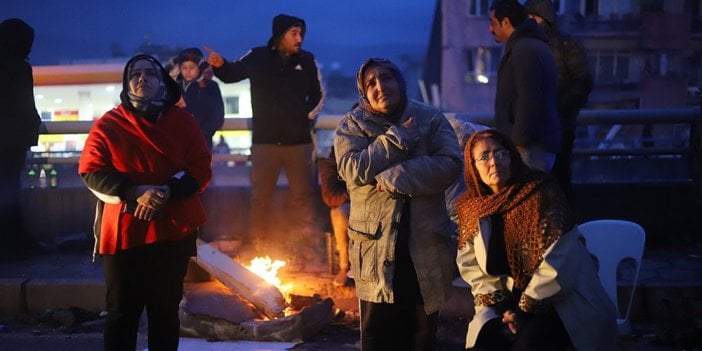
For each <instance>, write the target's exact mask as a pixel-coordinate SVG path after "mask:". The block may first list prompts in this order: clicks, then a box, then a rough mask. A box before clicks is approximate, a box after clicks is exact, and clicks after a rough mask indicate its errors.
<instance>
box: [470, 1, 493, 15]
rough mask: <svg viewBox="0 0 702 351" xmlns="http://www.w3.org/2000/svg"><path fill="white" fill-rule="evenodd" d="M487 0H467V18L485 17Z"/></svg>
mask: <svg viewBox="0 0 702 351" xmlns="http://www.w3.org/2000/svg"><path fill="white" fill-rule="evenodd" d="M489 9H490V5H489V4H488V0H468V16H487V14H488V10H489Z"/></svg>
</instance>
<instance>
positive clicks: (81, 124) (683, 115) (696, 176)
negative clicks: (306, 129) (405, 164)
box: [28, 108, 702, 184]
mask: <svg viewBox="0 0 702 351" xmlns="http://www.w3.org/2000/svg"><path fill="white" fill-rule="evenodd" d="M446 115H455V116H456V117H458V118H460V119H462V120H466V121H470V122H473V123H477V124H482V125H488V126H490V125H492V124H493V116H492V113H446ZM342 117H343V116H342V115H322V116H320V117H319V118H318V120H317V122H316V124H315V129H316V130H317V131H324V132H325V133H323V134H324V138H325V139H324V140H318V142H319V143H320V144H323V145H324V144H325V145H327V146H328V145H330V143H331V141H330V140H327V139H329V138H331V136H332V135H333V133H331V131H333V130H334V129H335V128H336V126H337V124H338V123H339V121H340V120H341V118H342ZM92 124H93V121H61V122H48V121H46V122H43V123H42V126H41V131H40V133H42V134H86V133H88V131H89V130H90V127H91V126H92ZM652 125H656V126H660V125H663V126H679V128H677V131H678V132H679V133H678V134H677V135H656V134H653V135H650V136H646V135H643V134H636V133H634V134H633V135H632V133H631V132H629V133H628V134H627V133H626V129H627V127H629V126H652ZM250 129H251V118H227V119H225V122H224V126H223V127H222V130H225V131H247V130H250ZM578 130H579V133H578V135H577V137H576V144H575V147H574V150H573V154H574V160H575V159H579V160H580V162H595V161H598V160H599V161H601V160H604V159H610V160H611V159H622V158H627V157H628V158H637V157H638V158H646V159H648V160H650V159H651V158H659V159H670V158H671V157H672V158H675V159H678V161H680V159H681V158H682V159H683V161H680V162H686V163H687V175H685V176H684V177H683V178H686V179H687V180H689V181H693V182H695V183H696V184H700V162H701V160H702V157H701V156H702V151H701V149H700V145H701V144H702V139H701V137H700V131H701V130H702V115H701V114H700V109H699V108H680V109H631V110H583V111H581V113H580V116H579V117H578ZM588 133H589V134H588ZM319 134H320V133H318V135H319ZM78 152H79V151H75V152H73V153H70V152H56V153H36V154H35V155H34V157H32V158H31V159H28V163H34V164H70V163H77V161H78ZM246 160H248V155H242V154H231V155H221V154H217V155H213V162H227V161H233V162H237V163H241V162H242V161H246ZM641 162H644V161H641ZM678 163H679V162H678Z"/></svg>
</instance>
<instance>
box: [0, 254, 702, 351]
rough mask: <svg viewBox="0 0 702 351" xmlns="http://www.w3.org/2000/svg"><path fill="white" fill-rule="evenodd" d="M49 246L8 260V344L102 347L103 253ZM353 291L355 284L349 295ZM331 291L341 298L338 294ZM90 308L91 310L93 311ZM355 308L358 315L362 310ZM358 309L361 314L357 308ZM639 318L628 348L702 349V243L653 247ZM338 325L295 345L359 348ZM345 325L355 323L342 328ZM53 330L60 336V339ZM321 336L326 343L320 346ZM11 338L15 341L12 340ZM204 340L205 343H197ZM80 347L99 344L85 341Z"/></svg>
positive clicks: (449, 335) (457, 313) (352, 334)
mask: <svg viewBox="0 0 702 351" xmlns="http://www.w3.org/2000/svg"><path fill="white" fill-rule="evenodd" d="M45 251H47V252H44V253H42V254H34V255H32V256H31V257H29V258H28V259H26V260H21V261H11V262H2V261H0V351H2V350H21V349H22V348H21V347H20V346H19V345H35V346H37V348H31V349H33V350H34V349H44V348H43V347H41V345H47V346H46V348H47V349H48V348H52V349H53V350H54V351H58V350H62V348H61V347H58V346H57V345H61V343H64V344H66V345H67V346H66V347H67V348H65V350H70V349H73V347H76V346H78V345H82V344H81V343H88V345H98V346H94V347H96V348H95V349H100V346H99V344H100V343H101V337H100V331H101V324H100V322H99V319H100V317H99V313H100V312H101V311H103V309H104V293H105V290H104V282H103V272H102V265H101V263H100V261H99V260H97V261H96V262H92V261H91V255H90V253H89V250H86V248H85V247H79V248H78V249H76V248H75V247H73V248H71V247H68V248H52V249H50V250H45ZM310 274H311V275H316V276H317V277H319V276H320V275H321V276H322V279H325V278H328V280H329V283H330V284H331V280H332V278H333V275H331V274H327V273H320V272H312V273H310ZM632 276H633V269H632V268H631V265H627V264H626V262H625V263H624V264H623V265H622V269H620V274H619V279H618V284H619V291H620V298H621V294H626V293H627V292H629V291H630V289H631V280H632V279H631V278H632ZM349 289H353V288H349ZM456 289H458V290H459V291H462V292H463V293H462V294H458V296H464V297H465V296H469V291H468V290H466V289H465V288H461V287H457V288H456ZM462 289H463V290H462ZM324 293H325V294H328V295H333V294H334V293H332V292H330V290H325V291H324ZM348 293H349V292H348V291H347V292H346V298H347V300H348ZM329 297H331V298H332V299H334V296H329ZM466 299H469V298H459V299H452V301H451V302H449V306H447V308H446V309H445V310H446V311H453V313H446V316H445V319H444V321H445V323H446V325H444V326H443V327H442V330H443V332H442V333H443V334H444V346H443V347H442V348H441V349H442V350H459V349H461V345H460V344H461V341H462V335H463V333H464V332H465V331H464V329H463V328H464V326H465V323H466V316H465V315H464V316H461V314H462V313H464V311H466V308H467V307H466V301H465V300H466ZM351 300H353V299H351ZM351 305H353V304H351ZM469 307H470V306H468V308H469ZM67 310H68V311H72V312H73V315H72V316H68V317H66V318H65V319H68V321H65V319H64V321H63V324H64V325H63V327H62V326H61V323H62V322H61V320H60V319H59V320H58V322H57V321H56V320H54V321H53V324H52V326H53V327H54V329H53V331H47V328H42V326H41V323H42V322H41V320H42V318H41V316H43V315H46V314H47V311H54V314H56V311H67ZM351 312H353V311H351ZM86 314H87V315H88V317H85V315H86ZM91 316H92V318H90V317H91ZM349 316H350V318H353V317H354V314H353V313H351V314H349ZM82 317H83V318H82ZM355 317H356V318H357V311H356V314H355ZM54 318H55V319H56V318H57V317H56V316H54ZM81 319H84V321H81ZM96 319H97V320H98V321H97V322H96V321H95V320H96ZM631 320H632V336H631V337H628V338H625V339H623V349H626V350H648V351H653V350H701V349H702V341H701V340H700V338H702V337H701V336H700V335H702V332H701V331H702V244H701V243H695V244H688V245H679V246H677V247H670V246H664V247H660V246H658V247H647V248H646V249H645V251H644V259H643V263H642V266H641V270H640V274H639V283H638V285H637V287H636V289H635V298H634V303H633V305H632V310H631ZM69 324H70V326H69ZM330 328H332V329H333V330H336V332H334V331H332V332H331V334H329V333H326V334H325V333H322V335H321V336H320V339H319V340H313V341H312V342H307V341H306V342H305V343H303V344H302V345H297V346H295V347H294V348H293V349H294V350H316V349H319V350H324V349H326V348H327V347H332V348H333V347H336V346H342V345H345V346H344V347H347V348H342V349H353V345H354V343H353V339H354V338H356V337H357V330H355V329H356V328H357V324H355V323H354V321H350V322H349V321H348V320H347V321H346V323H345V324H343V325H339V324H337V325H332V326H330ZM334 328H336V329H334ZM339 328H341V329H348V330H342V331H340V330H339ZM67 331H69V332H68V334H67ZM51 335H56V337H55V338H53V339H52V337H51ZM339 335H342V336H339ZM91 338H92V339H91ZM337 339H339V340H338V341H337ZM349 339H352V340H351V341H349ZM52 340H53V341H52ZM86 340H88V341H86ZM315 343H317V345H321V346H318V347H317V348H315V346H314V345H315ZM329 343H331V344H329ZM335 343H337V344H335ZM3 345H4V346H3ZM10 345H15V346H12V347H11V348H8V347H10ZM49 345H51V346H49ZM304 345H307V346H304ZM332 345H333V346H332ZM210 346H212V345H210ZM229 346H231V345H229ZM288 346H290V345H288ZM198 348H199V349H202V348H201V347H196V349H198ZM27 349H28V350H29V349H30V348H27ZM80 349H82V350H90V349H93V348H92V346H85V347H83V346H81V347H80ZM181 349H183V348H181ZM337 349H338V348H337Z"/></svg>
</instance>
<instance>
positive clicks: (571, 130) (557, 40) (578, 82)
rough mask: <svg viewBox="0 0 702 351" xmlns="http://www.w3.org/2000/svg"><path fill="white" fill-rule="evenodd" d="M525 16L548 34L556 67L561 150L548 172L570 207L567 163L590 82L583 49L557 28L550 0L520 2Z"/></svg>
mask: <svg viewBox="0 0 702 351" xmlns="http://www.w3.org/2000/svg"><path fill="white" fill-rule="evenodd" d="M524 8H525V9H526V11H527V13H528V14H529V17H532V18H533V19H534V20H536V23H538V24H539V26H541V27H542V28H543V29H544V32H546V35H547V36H548V46H549V47H550V48H551V51H552V52H553V56H554V58H555V60H556V69H557V81H556V89H557V97H556V105H557V106H556V109H557V111H558V117H559V118H560V122H561V129H562V131H563V134H562V140H561V150H560V151H559V152H558V154H557V155H556V162H555V163H554V164H553V169H552V170H551V174H553V176H554V177H555V178H556V179H557V180H558V183H559V184H560V185H561V188H563V191H564V192H565V194H566V196H567V197H568V201H569V202H570V204H571V206H573V205H574V203H575V198H574V197H575V196H574V193H573V187H572V184H571V176H572V175H571V169H570V162H571V159H572V158H573V142H574V140H575V128H576V127H577V117H578V113H579V112H580V109H582V108H583V107H584V106H585V103H587V97H588V95H590V92H591V91H592V86H593V81H592V73H591V71H590V65H589V64H588V61H587V53H586V52H585V48H583V46H582V45H581V44H580V43H578V42H577V41H576V40H574V39H573V38H570V37H568V36H565V35H563V34H562V33H561V32H560V30H559V29H558V21H557V20H556V10H555V8H554V7H553V3H552V2H551V0H527V1H526V2H525V3H524Z"/></svg>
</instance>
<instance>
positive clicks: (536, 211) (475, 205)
mask: <svg viewBox="0 0 702 351" xmlns="http://www.w3.org/2000/svg"><path fill="white" fill-rule="evenodd" d="M527 178H530V179H526V180H525V181H522V182H517V183H515V184H512V185H510V186H508V187H507V188H505V189H503V190H502V191H500V192H499V193H497V194H489V195H477V194H476V192H475V191H470V190H469V191H467V192H466V193H464V194H463V195H462V196H461V198H460V199H459V200H458V204H457V206H456V207H457V210H458V219H459V235H458V247H459V249H460V248H463V247H464V246H465V245H466V244H467V243H468V242H469V241H473V239H474V238H475V235H476V234H477V233H478V220H479V219H480V218H483V217H488V216H492V215H500V216H502V217H503V219H504V233H490V234H491V235H504V238H505V249H506V251H507V260H508V263H509V267H510V271H511V274H510V276H511V277H512V278H513V279H514V283H515V287H517V288H519V289H524V288H525V287H526V286H527V284H528V283H529V281H530V280H531V277H532V275H533V274H534V271H535V270H536V268H537V267H538V266H539V264H540V263H541V261H542V259H543V254H544V252H545V251H546V249H548V248H549V246H551V245H552V244H553V243H554V242H555V241H556V240H557V239H558V238H559V237H560V236H561V235H562V234H564V233H566V232H567V231H568V230H570V229H571V228H572V226H573V221H572V219H571V218H570V211H569V209H568V205H567V201H566V199H565V196H564V195H563V192H562V191H561V190H560V188H559V187H558V185H557V183H556V182H555V181H553V180H552V179H551V178H548V177H547V176H545V175H539V174H531V175H530V176H529V177H527Z"/></svg>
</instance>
